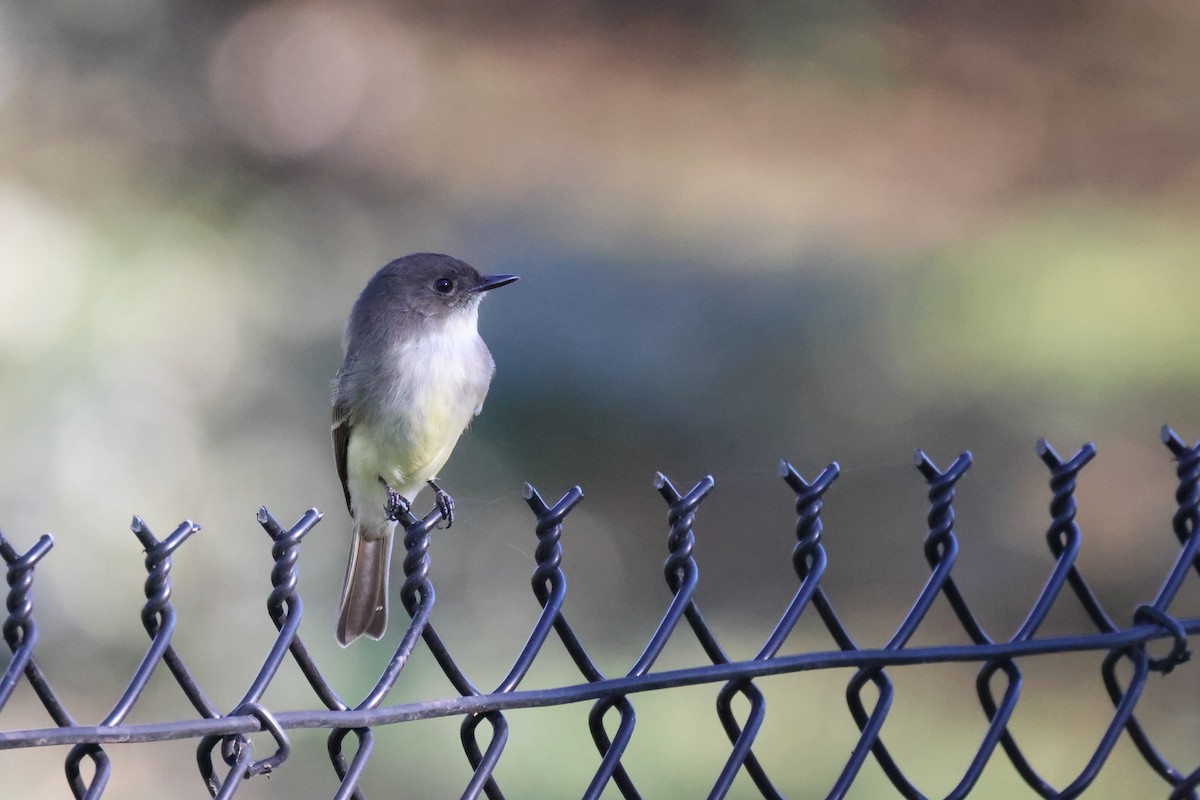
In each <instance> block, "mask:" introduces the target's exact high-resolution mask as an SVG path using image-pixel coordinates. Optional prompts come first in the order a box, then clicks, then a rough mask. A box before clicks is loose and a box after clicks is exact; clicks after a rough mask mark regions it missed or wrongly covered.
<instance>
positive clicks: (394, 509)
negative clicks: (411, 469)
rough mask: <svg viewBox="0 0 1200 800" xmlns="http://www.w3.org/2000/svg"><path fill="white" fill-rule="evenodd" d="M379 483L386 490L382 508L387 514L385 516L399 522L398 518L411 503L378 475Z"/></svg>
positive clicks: (410, 506)
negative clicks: (385, 500)
mask: <svg viewBox="0 0 1200 800" xmlns="http://www.w3.org/2000/svg"><path fill="white" fill-rule="evenodd" d="M379 485H380V486H382V487H383V488H384V490H385V491H387V503H385V504H384V506H383V510H384V512H385V513H386V514H387V518H388V519H389V520H390V521H392V522H399V521H400V518H401V517H403V516H404V515H405V514H407V513H408V512H409V510H410V509H411V508H412V503H410V502H408V501H407V500H405V499H404V498H403V497H401V496H400V493H399V492H397V491H396V490H395V489H393V488H392V487H391V486H389V485H388V482H387V481H385V480H384V479H383V476H382V475H380V476H379Z"/></svg>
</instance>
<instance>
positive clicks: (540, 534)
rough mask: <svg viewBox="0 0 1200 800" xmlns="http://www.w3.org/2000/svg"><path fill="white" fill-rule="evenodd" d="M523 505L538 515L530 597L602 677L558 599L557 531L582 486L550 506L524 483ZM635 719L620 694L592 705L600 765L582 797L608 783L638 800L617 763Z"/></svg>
mask: <svg viewBox="0 0 1200 800" xmlns="http://www.w3.org/2000/svg"><path fill="white" fill-rule="evenodd" d="M524 497H525V503H526V505H528V506H529V510H530V511H532V512H533V514H534V517H535V518H536V519H537V523H536V526H535V531H536V534H537V538H538V545H537V549H536V550H535V551H534V558H535V560H536V561H537V568H536V569H535V570H534V572H533V577H532V578H531V579H530V584H531V586H532V588H533V594H534V597H535V598H536V599H537V601H538V603H539V604H541V606H542V608H543V610H550V611H551V612H552V614H553V616H552V619H553V626H554V632H555V633H557V634H558V638H559V640H560V641H561V642H562V643H563V647H565V648H566V650H567V653H568V655H570V657H571V660H572V661H573V662H574V663H575V667H576V669H578V670H579V672H580V674H582V675H583V677H584V680H586V681H588V682H589V683H595V682H598V681H603V680H604V679H605V677H604V674H603V673H601V672H600V670H599V668H597V667H596V664H595V663H594V662H593V661H592V659H591V658H590V657H589V656H588V654H587V650H586V649H585V648H584V647H583V643H582V642H581V641H580V640H579V637H578V635H576V633H575V631H574V629H573V628H572V627H571V624H570V623H569V622H568V621H567V617H566V614H565V613H563V611H562V603H563V599H564V598H565V596H566V592H567V581H566V576H565V575H564V574H563V571H562V544H561V539H562V530H563V520H564V519H565V518H566V516H567V514H568V513H570V511H571V510H572V509H573V508H575V506H577V505H578V504H579V503H580V501H582V500H583V490H582V489H580V488H579V487H578V486H575V487H572V488H571V489H570V490H569V491H568V492H567V493H566V494H564V495H563V496H562V497H561V498H560V499H559V501H558V502H557V503H555V504H554V505H553V506H551V505H549V504H548V503H546V501H545V500H543V499H542V496H541V495H540V494H539V493H538V491H537V490H536V489H535V488H533V486H532V485H531V484H528V483H527V484H525V491H524ZM544 617H545V615H544V614H543V618H544ZM610 709H615V710H616V712H617V719H618V722H617V732H616V735H615V736H612V737H610V736H609V735H608V732H607V730H606V729H605V727H604V717H605V715H606V714H607V712H608V711H609V710H610ZM635 722H636V715H635V714H634V710H633V704H632V703H631V702H630V701H629V698H628V697H625V696H624V695H620V696H616V697H614V698H612V702H611V703H608V704H605V705H602V704H599V703H598V704H595V705H593V707H592V709H591V712H590V713H589V715H588V728H589V731H590V732H591V734H592V741H593V742H594V743H595V745H596V749H597V751H599V753H600V766H599V767H598V768H597V769H596V772H595V774H594V775H593V777H592V780H591V782H590V783H589V784H588V787H587V789H586V790H585V791H584V794H583V798H584V800H595V798H599V797H600V795H601V794H602V793H603V792H604V788H605V787H606V786H607V785H608V783H609V782H610V781H612V782H613V783H615V784H616V785H617V788H618V790H619V791H620V792H621V796H622V797H626V798H638V797H640V796H641V795H640V794H639V793H638V791H637V787H636V786H635V785H634V783H633V779H632V778H630V777H629V773H628V772H627V771H626V769H625V766H624V765H623V764H622V763H621V755H622V754H623V753H624V752H625V748H626V746H627V745H628V744H629V740H630V739H631V738H632V737H633V727H634V724H635Z"/></svg>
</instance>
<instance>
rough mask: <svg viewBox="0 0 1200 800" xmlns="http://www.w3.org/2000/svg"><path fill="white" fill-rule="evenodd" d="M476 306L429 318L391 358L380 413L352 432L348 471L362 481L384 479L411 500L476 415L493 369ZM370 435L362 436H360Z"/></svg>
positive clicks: (443, 461)
mask: <svg viewBox="0 0 1200 800" xmlns="http://www.w3.org/2000/svg"><path fill="white" fill-rule="evenodd" d="M477 319H478V315H477V311H476V309H475V308H469V309H466V310H464V311H463V312H462V313H458V314H453V315H450V316H449V317H447V318H442V319H431V320H429V321H427V322H426V324H425V325H423V326H422V327H421V328H420V329H419V331H418V332H417V334H416V335H415V336H409V337H406V339H405V340H404V341H402V342H399V343H397V344H396V345H394V346H393V348H392V350H391V351H390V352H389V353H388V359H389V360H390V363H389V364H388V368H390V369H391V370H394V372H393V376H394V377H395V379H394V380H392V381H390V382H389V383H390V386H391V391H390V392H389V393H388V394H387V395H386V396H385V397H384V398H382V399H383V404H384V408H383V409H381V411H382V413H380V414H379V415H378V416H377V417H376V418H375V420H373V421H372V422H371V423H367V425H368V426H369V427H370V428H371V430H370V432H369V433H368V431H365V430H359V429H358V428H356V430H355V431H354V433H353V435H352V437H351V441H350V447H349V452H348V453H347V466H348V468H349V470H350V472H351V473H354V474H355V475H356V477H358V478H359V480H361V481H362V482H364V483H367V484H369V483H370V482H371V481H375V480H376V478H375V476H376V475H382V476H383V477H384V478H385V479H387V480H388V481H389V483H392V485H393V488H395V489H396V490H397V491H400V493H401V494H404V495H405V496H406V497H408V498H409V499H412V496H413V495H415V493H416V491H418V490H419V489H420V487H421V485H423V484H424V483H425V481H427V480H429V479H430V478H432V477H434V476H435V475H436V474H437V471H438V470H440V469H441V468H442V466H443V465H445V463H446V460H447V459H448V458H449V457H450V453H451V451H452V450H453V449H454V445H455V443H456V442H457V441H458V438H459V436H461V435H462V432H463V430H464V429H465V428H466V427H467V424H468V423H469V422H470V421H471V417H473V416H474V415H475V413H476V412H477V411H478V409H479V407H480V405H481V404H482V402H483V398H484V396H485V395H486V394H487V387H488V383H489V382H490V381H491V377H492V372H493V370H494V369H495V367H494V365H493V362H492V358H491V354H490V353H488V350H487V348H486V347H485V346H484V344H483V341H482V340H481V339H480V338H479V333H478V330H477V327H476V323H477ZM364 433H367V434H368V435H366V436H363V435H361V434H364Z"/></svg>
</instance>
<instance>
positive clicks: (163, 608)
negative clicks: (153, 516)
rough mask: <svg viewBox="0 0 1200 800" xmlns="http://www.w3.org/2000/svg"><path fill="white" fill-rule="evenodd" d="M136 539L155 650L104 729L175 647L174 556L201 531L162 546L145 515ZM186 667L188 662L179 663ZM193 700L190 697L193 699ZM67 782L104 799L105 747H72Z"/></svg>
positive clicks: (187, 531) (145, 616) (180, 532)
mask: <svg viewBox="0 0 1200 800" xmlns="http://www.w3.org/2000/svg"><path fill="white" fill-rule="evenodd" d="M130 527H131V529H132V530H133V534H134V536H136V537H137V539H138V541H139V542H140V543H141V544H142V546H143V547H144V548H145V550H146V560H145V565H146V584H145V593H146V602H145V604H144V605H143V607H142V612H141V618H142V626H143V627H144V628H145V629H146V633H147V634H149V635H150V647H149V648H148V649H147V651H146V655H145V656H143V657H142V660H141V662H140V663H139V664H138V667H137V669H136V670H135V671H134V675H133V679H132V680H130V682H129V685H128V686H127V687H126V689H125V692H124V694H122V695H121V697H120V699H119V700H117V703H116V705H114V706H113V709H112V711H110V712H109V713H108V715H107V716H106V717H105V718H104V720H103V721H101V723H100V725H101V726H112V725H118V724H120V723H121V721H122V720H124V719H125V717H126V716H127V715H128V714H129V712H130V711H132V710H133V706H134V704H135V703H137V700H138V698H139V697H140V696H141V694H142V691H143V690H144V689H145V688H146V684H147V683H149V681H150V676H151V674H152V673H153V672H154V669H155V667H157V666H158V664H159V662H161V661H162V660H163V659H164V657H165V655H166V651H167V649H168V648H169V647H170V644H171V634H172V633H173V632H174V630H175V609H174V608H172V607H171V602H170V600H171V580H170V573H171V554H172V553H174V552H175V550H177V549H178V548H179V546H180V545H182V544H183V543H184V542H185V541H186V540H187V539H188V538H189V537H191V536H192V534H194V533H196V532H197V531H199V530H200V526H198V525H195V524H193V523H192V522H190V521H184V522H182V523H180V525H179V527H177V528H176V529H175V530H174V531H173V532H172V533H171V534H170V535H169V536H167V537H166V538H165V539H163V540H162V541H161V542H160V541H159V540H158V539H157V538H155V536H154V534H153V533H152V532H151V531H150V529H149V528H148V527H147V526H146V524H145V522H143V521H142V519H141V518H140V517H134V518H133V523H132V525H131V526H130ZM176 663H179V664H180V666H182V662H180V661H178V659H176ZM189 699H190V698H189ZM84 758H87V759H89V760H90V761H91V762H92V765H93V767H94V773H93V775H92V780H91V781H88V780H85V779H84V777H83V773H82V771H81V770H80V765H81V763H82V761H83V759H84ZM65 768H66V774H67V782H68V784H69V785H70V787H71V792H72V793H73V794H74V795H75V797H77V798H89V800H90V798H94V797H99V796H100V795H101V793H102V792H103V791H104V787H105V785H106V784H107V783H108V779H109V777H110V775H111V765H110V763H109V761H108V757H107V755H106V754H104V752H103V750H102V748H101V747H100V745H98V744H96V743H94V742H90V743H81V744H77V745H75V746H74V747H72V748H71V749H70V751H69V752H68V753H67V758H66V764H65Z"/></svg>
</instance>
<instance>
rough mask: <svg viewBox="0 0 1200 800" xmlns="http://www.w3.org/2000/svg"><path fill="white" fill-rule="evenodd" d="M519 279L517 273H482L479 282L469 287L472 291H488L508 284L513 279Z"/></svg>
mask: <svg viewBox="0 0 1200 800" xmlns="http://www.w3.org/2000/svg"><path fill="white" fill-rule="evenodd" d="M518 280H520V277H519V276H517V275H484V276H483V278H482V279H481V280H480V281H479V283H477V284H475V285H474V286H473V287H471V291H472V292H490V291H491V290H492V289H499V288H500V287H501V286H508V285H509V284H510V283H512V282H513V281H518Z"/></svg>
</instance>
